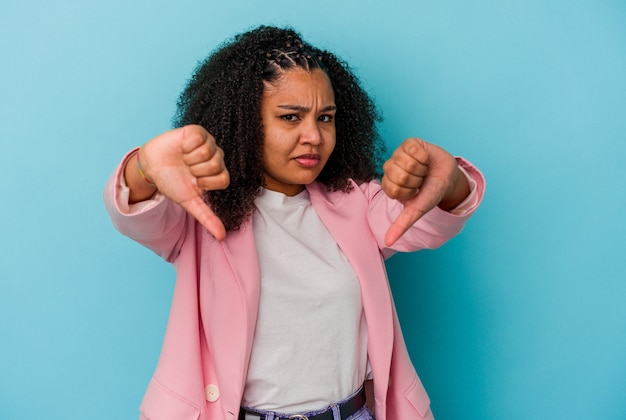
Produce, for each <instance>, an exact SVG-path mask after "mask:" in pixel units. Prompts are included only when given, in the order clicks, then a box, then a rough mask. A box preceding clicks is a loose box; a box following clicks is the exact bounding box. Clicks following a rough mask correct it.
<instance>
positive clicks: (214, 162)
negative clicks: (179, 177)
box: [188, 150, 226, 178]
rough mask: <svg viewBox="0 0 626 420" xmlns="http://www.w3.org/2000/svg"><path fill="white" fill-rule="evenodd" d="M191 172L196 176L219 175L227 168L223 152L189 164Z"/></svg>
mask: <svg viewBox="0 0 626 420" xmlns="http://www.w3.org/2000/svg"><path fill="white" fill-rule="evenodd" d="M188 166H189V172H190V173H191V174H192V175H193V176H195V177H196V178H200V177H203V176H213V175H218V174H220V173H222V172H224V171H225V170H226V166H225V164H224V158H223V153H222V152H221V150H220V152H219V153H215V155H213V157H212V158H211V159H208V160H202V161H200V162H197V163H193V164H188Z"/></svg>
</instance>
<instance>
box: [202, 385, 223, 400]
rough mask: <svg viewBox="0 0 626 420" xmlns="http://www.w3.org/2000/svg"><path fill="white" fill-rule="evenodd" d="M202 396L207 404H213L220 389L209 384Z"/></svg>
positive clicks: (218, 395)
mask: <svg viewBox="0 0 626 420" xmlns="http://www.w3.org/2000/svg"><path fill="white" fill-rule="evenodd" d="M204 395H205V396H206V400H207V401H208V402H215V401H217V399H218V398H219V397H220V389H219V388H218V387H217V385H214V384H209V385H207V386H206V387H205V388H204Z"/></svg>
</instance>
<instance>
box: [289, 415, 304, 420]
mask: <svg viewBox="0 0 626 420" xmlns="http://www.w3.org/2000/svg"><path fill="white" fill-rule="evenodd" d="M294 419H300V420H309V418H308V417H307V416H305V415H303V414H294V415H293V416H289V420H294Z"/></svg>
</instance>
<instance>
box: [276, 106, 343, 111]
mask: <svg viewBox="0 0 626 420" xmlns="http://www.w3.org/2000/svg"><path fill="white" fill-rule="evenodd" d="M278 108H280V109H288V110H291V111H299V112H309V111H310V110H311V108H309V107H306V106H302V105H278ZM336 110H337V106H336V105H328V106H326V107H324V108H322V109H321V110H320V112H328V111H336Z"/></svg>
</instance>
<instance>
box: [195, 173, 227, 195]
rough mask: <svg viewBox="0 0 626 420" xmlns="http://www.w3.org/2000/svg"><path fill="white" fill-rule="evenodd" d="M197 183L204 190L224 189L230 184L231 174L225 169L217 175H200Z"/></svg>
mask: <svg viewBox="0 0 626 420" xmlns="http://www.w3.org/2000/svg"><path fill="white" fill-rule="evenodd" d="M196 185H197V186H198V187H199V188H200V189H202V190H203V191H215V190H224V189H226V188H228V185H230V174H229V173H228V171H227V170H226V169H224V170H223V171H222V172H220V173H219V174H217V175H212V176H203V177H199V178H196Z"/></svg>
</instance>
